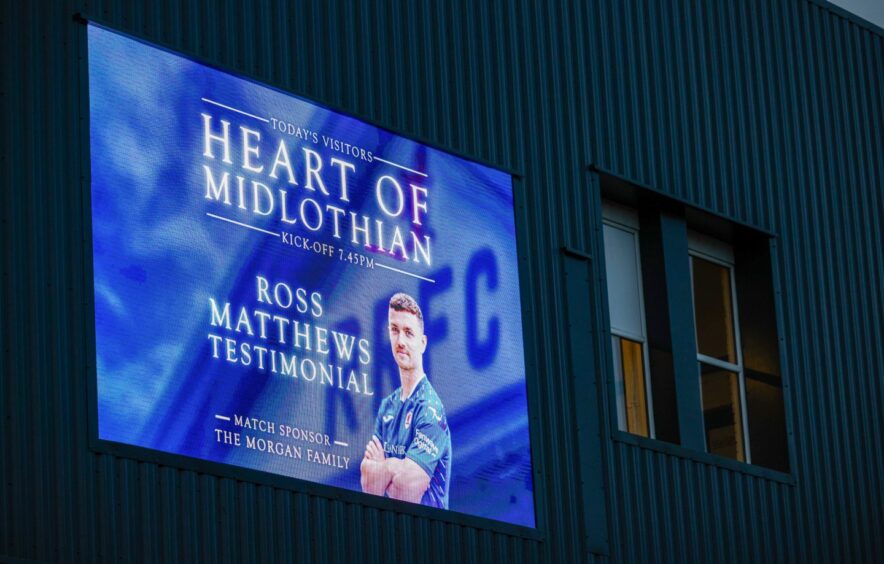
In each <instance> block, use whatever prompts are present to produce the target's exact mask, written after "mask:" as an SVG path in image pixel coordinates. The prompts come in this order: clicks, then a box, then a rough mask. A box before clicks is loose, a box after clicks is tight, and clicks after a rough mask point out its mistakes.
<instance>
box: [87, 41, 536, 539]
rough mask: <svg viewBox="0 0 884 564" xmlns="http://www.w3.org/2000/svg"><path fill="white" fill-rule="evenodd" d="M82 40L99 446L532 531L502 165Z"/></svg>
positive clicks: (512, 249)
mask: <svg viewBox="0 0 884 564" xmlns="http://www.w3.org/2000/svg"><path fill="white" fill-rule="evenodd" d="M88 37H89V109H90V148H91V151H90V156H91V157H90V158H91V182H92V185H91V190H92V207H91V209H92V230H93V258H94V276H95V278H94V285H95V332H96V353H97V363H96V365H97V394H98V398H97V402H96V403H97V410H98V414H97V415H98V416H97V421H98V438H99V439H101V440H104V441H112V442H115V443H123V444H127V445H134V446H138V447H144V448H148V449H153V450H158V451H163V452H166V453H173V454H176V455H182V456H186V457H190V458H197V459H202V460H207V461H214V462H220V463H224V464H226V465H232V466H236V467H242V468H248V469H254V470H259V471H263V472H268V473H272V474H276V475H282V476H287V477H293V478H298V479H301V480H307V481H310V482H315V483H318V484H323V485H326V486H333V487H337V488H345V489H347V490H354V491H362V492H366V493H368V494H372V495H378V496H385V497H388V498H394V499H398V500H402V501H404V502H410V503H419V504H423V505H427V506H432V507H437V508H440V509H441V510H449V511H455V512H459V513H465V514H469V515H474V516H480V517H486V518H490V519H495V520H499V521H504V522H508V523H513V524H516V525H521V526H527V527H533V526H534V525H535V514H534V497H533V483H532V472H531V456H530V452H531V449H530V444H529V433H528V413H527V397H526V387H525V365H524V353H523V339H522V320H521V315H520V296H519V282H518V271H517V257H516V241H515V224H514V215H513V195H512V182H511V178H510V176H509V175H508V174H505V173H503V172H500V171H498V170H494V169H492V168H489V167H486V166H482V165H479V164H477V163H475V162H471V161H468V160H465V159H462V158H458V157H455V156H453V155H450V154H448V153H445V152H442V151H440V150H437V149H434V148H432V147H428V146H426V145H422V144H420V143H416V142H414V141H411V140H409V139H406V138H403V137H400V136H397V135H394V134H392V133H390V132H388V131H386V130H383V129H379V128H377V127H374V126H372V125H369V124H367V123H364V122H362V121H359V120H357V119H354V118H352V117H348V116H346V115H342V114H340V113H336V112H334V111H330V110H328V109H326V108H324V107H321V106H318V105H316V104H314V103H311V102H309V101H306V100H303V99H301V98H298V97H295V96H292V95H289V94H286V93H282V92H280V91H278V90H274V89H271V88H268V87H266V86H262V85H260V84H257V83H255V82H252V81H249V80H245V79H243V78H239V77H236V76H233V75H231V74H228V73H225V72H221V71H219V70H216V69H213V68H210V67H208V66H205V65H203V64H200V63H197V62H194V61H193V60H190V59H187V58H184V57H181V56H178V55H175V54H172V53H169V52H167V51H164V50H161V49H158V48H156V47H153V46H150V45H147V44H145V43H142V42H139V41H136V40H133V39H131V38H127V37H125V36H122V35H119V34H117V33H114V32H112V31H109V30H106V29H104V28H101V27H97V26H94V25H90V26H89V28H88ZM353 87H354V88H355V87H357V85H354V86H353Z"/></svg>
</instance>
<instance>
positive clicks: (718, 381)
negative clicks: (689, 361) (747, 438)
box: [700, 362, 746, 462]
mask: <svg viewBox="0 0 884 564" xmlns="http://www.w3.org/2000/svg"><path fill="white" fill-rule="evenodd" d="M700 382H701V385H702V387H703V423H704V427H705V430H706V450H707V451H709V452H711V453H713V454H718V455H720V456H726V457H728V458H733V459H736V460H739V461H741V462H742V461H745V450H746V449H745V445H744V441H743V421H742V412H741V411H740V385H739V378H738V376H737V374H735V373H733V372H729V371H727V370H722V369H720V368H717V367H714V366H710V365H708V364H703V363H702V362H701V363H700Z"/></svg>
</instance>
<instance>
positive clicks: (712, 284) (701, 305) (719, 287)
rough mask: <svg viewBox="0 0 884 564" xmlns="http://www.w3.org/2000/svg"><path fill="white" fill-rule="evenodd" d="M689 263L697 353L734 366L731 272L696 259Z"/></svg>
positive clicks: (692, 258) (725, 268)
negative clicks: (692, 281)
mask: <svg viewBox="0 0 884 564" xmlns="http://www.w3.org/2000/svg"><path fill="white" fill-rule="evenodd" d="M691 262H692V267H693V276H694V317H695V319H696V324H697V351H698V352H699V353H700V354H703V355H706V356H711V357H713V358H717V359H718V360H724V361H726V362H730V363H734V364H736V362H737V356H736V352H735V351H736V347H735V345H734V313H733V304H732V303H731V278H730V269H729V268H727V267H725V266H721V265H719V264H715V263H713V262H710V261H708V260H703V259H700V258H697V257H691Z"/></svg>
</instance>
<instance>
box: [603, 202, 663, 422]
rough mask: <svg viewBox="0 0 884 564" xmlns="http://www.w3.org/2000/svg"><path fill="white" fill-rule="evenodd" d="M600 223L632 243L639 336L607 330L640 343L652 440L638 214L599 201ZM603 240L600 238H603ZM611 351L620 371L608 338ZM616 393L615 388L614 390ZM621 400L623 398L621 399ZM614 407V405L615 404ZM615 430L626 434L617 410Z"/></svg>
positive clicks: (616, 350)
mask: <svg viewBox="0 0 884 564" xmlns="http://www.w3.org/2000/svg"><path fill="white" fill-rule="evenodd" d="M602 223H603V224H604V225H608V226H609V227H612V228H614V229H620V230H622V231H626V232H627V233H630V234H631V235H632V236H633V239H632V240H633V242H634V244H635V261H636V264H635V272H636V275H637V276H638V288H639V292H638V307H639V315H640V316H641V327H642V334H641V335H636V334H633V333H630V332H628V331H623V330H617V329H614V327H610V329H611V335H612V336H614V337H619V338H622V339H628V340H630V341H633V342H637V343H640V344H641V349H642V365H643V368H644V379H645V407H646V411H647V417H648V437H649V438H651V439H655V438H656V437H657V429H656V427H655V426H654V401H653V392H652V390H651V366H650V354H649V350H648V337H647V335H648V327H647V322H646V320H645V296H644V284H643V279H642V265H641V245H640V244H639V236H640V232H639V220H638V213H637V212H636V211H635V210H633V209H630V208H627V207H625V206H621V205H619V204H615V203H613V202H608V201H603V202H602ZM603 239H604V237H603ZM608 311H609V312H610V311H611V305H610V304H608ZM611 348H612V352H613V353H614V359H613V360H614V365H613V368H614V370H615V371H616V370H621V371H622V363H623V360H622V359H621V356H620V355H621V352H620V348H619V347H614V341H613V339H612V342H611ZM615 393H616V387H615ZM614 401H615V402H617V404H619V402H620V397H619V396H617V397H615V398H614ZM624 401H625V398H624ZM615 407H616V405H615ZM617 427H618V429H619V430H620V431H623V432H628V431H627V430H626V429H623V428H620V419H619V411H617Z"/></svg>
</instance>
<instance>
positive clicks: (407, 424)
mask: <svg viewBox="0 0 884 564" xmlns="http://www.w3.org/2000/svg"><path fill="white" fill-rule="evenodd" d="M412 414H414V411H413V410H412V411H409V412H408V413H406V414H405V428H406V429H408V428H409V427H411V416H412Z"/></svg>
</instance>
